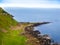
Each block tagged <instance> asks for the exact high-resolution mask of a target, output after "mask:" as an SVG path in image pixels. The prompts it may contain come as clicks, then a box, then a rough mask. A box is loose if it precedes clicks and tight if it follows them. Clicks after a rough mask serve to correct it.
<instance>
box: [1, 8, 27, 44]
mask: <svg viewBox="0 0 60 45" xmlns="http://www.w3.org/2000/svg"><path fill="white" fill-rule="evenodd" d="M16 25H17V21H16V20H14V19H13V18H12V17H11V16H10V14H8V13H7V12H5V11H4V10H3V9H2V8H0V45H25V40H26V37H25V36H22V35H20V36H19V35H18V34H19V33H20V32H22V31H21V30H12V29H10V27H11V26H16ZM4 31H5V32H4Z"/></svg>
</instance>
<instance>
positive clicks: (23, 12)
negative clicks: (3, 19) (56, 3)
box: [4, 7, 60, 42]
mask: <svg viewBox="0 0 60 45" xmlns="http://www.w3.org/2000/svg"><path fill="white" fill-rule="evenodd" d="M4 10H6V11H7V12H8V13H10V14H12V15H13V16H14V18H15V19H16V20H17V21H19V22H51V23H50V24H45V25H42V26H38V27H36V28H37V29H38V30H39V31H40V32H41V33H42V34H48V35H50V37H51V38H52V39H53V40H54V41H55V42H60V9H58V8H55V9H54V8H17V7H13V8H12V7H6V8H4Z"/></svg>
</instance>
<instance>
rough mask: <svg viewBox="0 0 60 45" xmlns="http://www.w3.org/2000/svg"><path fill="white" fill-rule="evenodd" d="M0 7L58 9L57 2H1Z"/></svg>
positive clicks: (20, 0)
mask: <svg viewBox="0 0 60 45" xmlns="http://www.w3.org/2000/svg"><path fill="white" fill-rule="evenodd" d="M0 7H26V8H60V4H59V2H58V1H57V0H3V1H2V3H0Z"/></svg>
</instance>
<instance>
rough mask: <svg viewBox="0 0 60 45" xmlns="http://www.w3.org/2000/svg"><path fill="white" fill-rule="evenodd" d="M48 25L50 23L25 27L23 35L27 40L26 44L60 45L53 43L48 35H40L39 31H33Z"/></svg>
mask: <svg viewBox="0 0 60 45" xmlns="http://www.w3.org/2000/svg"><path fill="white" fill-rule="evenodd" d="M48 23H50V22H42V23H32V25H29V26H26V27H25V29H24V30H25V33H24V34H25V36H26V37H27V38H28V40H27V42H29V41H30V42H31V43H32V42H33V43H32V45H60V44H58V43H55V42H54V40H52V39H51V37H50V36H49V35H48V34H44V35H42V34H41V32H40V31H39V30H34V27H36V26H40V25H43V24H48ZM31 37H32V38H31ZM30 38H31V39H30ZM33 39H34V40H33Z"/></svg>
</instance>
